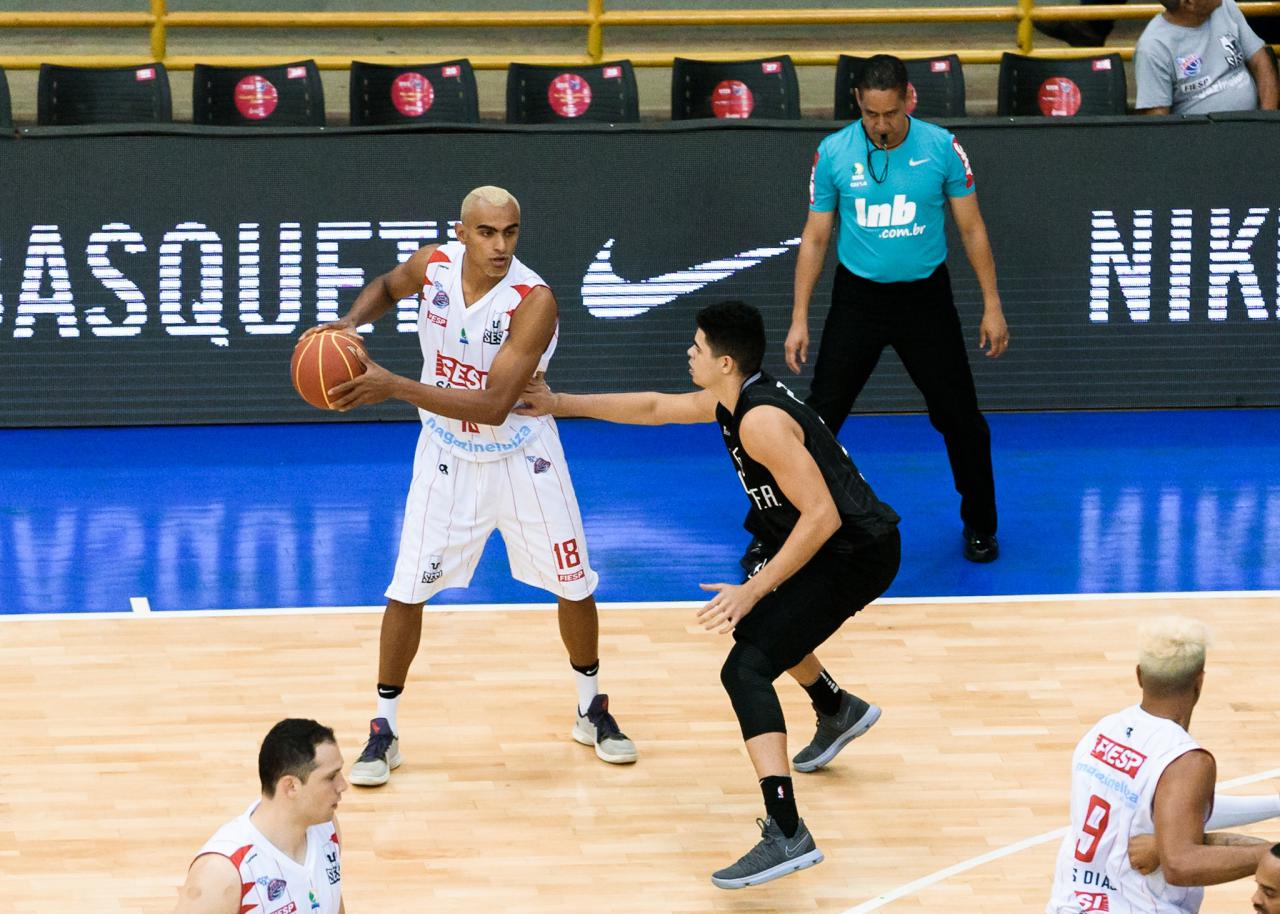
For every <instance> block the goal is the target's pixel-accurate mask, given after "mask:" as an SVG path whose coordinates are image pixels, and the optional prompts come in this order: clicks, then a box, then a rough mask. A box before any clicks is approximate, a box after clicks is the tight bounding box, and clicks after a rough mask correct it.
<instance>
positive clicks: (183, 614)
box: [0, 590, 1280, 622]
mask: <svg viewBox="0 0 1280 914" xmlns="http://www.w3.org/2000/svg"><path fill="white" fill-rule="evenodd" d="M1277 598H1280V590H1193V591H1166V592H1157V593H1042V594H1011V595H1001V596H985V597H984V596H975V597H929V596H924V597H882V598H881V599H879V600H876V601H875V602H874V603H873V604H872V605H873V606H876V605H884V606H909V605H912V604H916V605H920V604H924V605H944V606H945V605H948V604H962V603H1061V602H1064V601H1068V602H1070V601H1079V602H1096V601H1100V600H1237V599H1277ZM136 600H144V601H147V598H146V597H131V598H130V600H129V602H130V605H131V609H132V612H84V613H5V612H3V611H2V610H0V622H5V621H15V622H16V621H23V620H27V621H39V620H45V621H65V620H71V619H130V618H138V617H140V616H146V617H147V618H149V619H162V618H184V619H201V618H210V617H214V616H307V615H315V616H330V615H341V614H343V613H352V614H355V613H380V612H382V610H383V609H384V608H385V607H384V606H383V605H381V604H380V605H377V606H279V607H262V608H259V609H186V610H167V611H165V612H154V611H149V610H150V609H151V605H150V601H147V609H145V610H139V609H137V604H136V603H135V602H134V601H136ZM704 603H705V601H703V600H667V601H655V602H639V601H627V602H624V603H601V604H599V607H600V609H603V610H609V611H617V610H651V609H656V610H661V609H698V608H699V607H701V606H703V605H704ZM555 608H556V604H554V603H428V604H427V607H426V611H427V612H432V613H490V612H550V611H551V610H554V609H555Z"/></svg>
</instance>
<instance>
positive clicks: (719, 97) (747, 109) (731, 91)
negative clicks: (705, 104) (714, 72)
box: [711, 79, 756, 117]
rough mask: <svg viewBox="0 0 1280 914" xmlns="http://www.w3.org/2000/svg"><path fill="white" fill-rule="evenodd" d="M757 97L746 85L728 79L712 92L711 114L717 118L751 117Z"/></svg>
mask: <svg viewBox="0 0 1280 914" xmlns="http://www.w3.org/2000/svg"><path fill="white" fill-rule="evenodd" d="M755 106H756V99H755V96H753V95H752V94H751V89H750V87H748V86H747V84H746V83H744V82H741V81H740V80H736V79H726V80H724V81H723V82H721V83H719V84H717V85H716V87H715V88H714V89H712V90H711V113H712V114H714V115H715V116H716V117H751V109H752V108H754V107H755Z"/></svg>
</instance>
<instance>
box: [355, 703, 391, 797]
mask: <svg viewBox="0 0 1280 914" xmlns="http://www.w3.org/2000/svg"><path fill="white" fill-rule="evenodd" d="M399 767H400V740H399V739H397V738H396V735H395V734H394V733H392V732H391V724H389V723H387V719H386V718H385V717H375V718H374V719H373V720H371V721H369V741H368V742H367V743H365V744H364V751H363V752H361V753H360V757H359V758H358V759H356V763H355V764H354V765H352V766H351V774H350V776H348V778H347V780H348V781H350V782H351V783H352V784H358V785H359V786H361V787H379V786H381V785H383V784H385V783H387V781H389V780H391V769H392V768H399Z"/></svg>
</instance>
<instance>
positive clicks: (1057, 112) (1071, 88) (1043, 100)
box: [1036, 76, 1081, 117]
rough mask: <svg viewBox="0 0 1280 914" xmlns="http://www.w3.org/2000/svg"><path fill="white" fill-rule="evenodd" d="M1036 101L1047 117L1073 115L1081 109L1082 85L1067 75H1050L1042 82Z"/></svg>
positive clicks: (1041, 111)
mask: <svg viewBox="0 0 1280 914" xmlns="http://www.w3.org/2000/svg"><path fill="white" fill-rule="evenodd" d="M1036 101H1038V102H1039V103H1040V113H1041V114H1043V115H1044V116H1045V117H1071V116H1072V115H1073V114H1075V113H1076V112H1077V111H1079V110H1080V102H1081V98H1080V87H1079V86H1077V85H1076V84H1075V82H1073V81H1072V80H1070V79H1067V77H1065V76H1050V77H1049V78H1048V79H1046V80H1045V81H1044V82H1042V83H1041V84H1040V94H1039V95H1038V96H1037V98H1036Z"/></svg>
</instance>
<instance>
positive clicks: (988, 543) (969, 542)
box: [964, 527, 1000, 563]
mask: <svg viewBox="0 0 1280 914" xmlns="http://www.w3.org/2000/svg"><path fill="white" fill-rule="evenodd" d="M964 557H965V558H967V559H968V560H969V561H971V562H979V563H986V562H994V561H995V560H996V559H998V558H1000V543H999V542H997V541H996V535H995V534H994V533H985V534H983V533H974V532H973V531H972V530H970V529H969V528H968V527H965V528H964Z"/></svg>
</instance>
